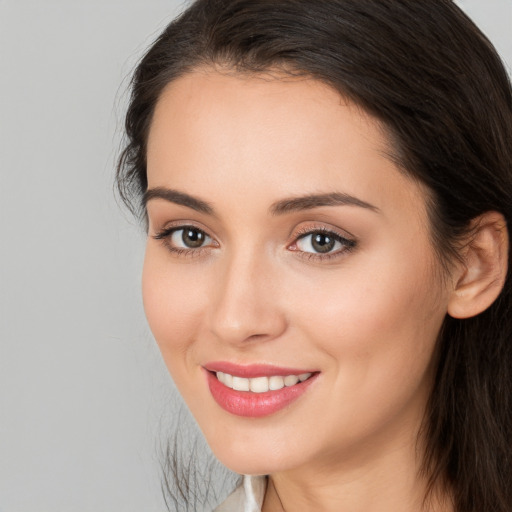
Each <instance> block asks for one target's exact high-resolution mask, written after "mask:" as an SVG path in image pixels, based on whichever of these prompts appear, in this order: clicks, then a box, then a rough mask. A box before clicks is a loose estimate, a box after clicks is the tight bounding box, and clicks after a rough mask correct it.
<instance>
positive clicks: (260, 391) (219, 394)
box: [203, 363, 319, 418]
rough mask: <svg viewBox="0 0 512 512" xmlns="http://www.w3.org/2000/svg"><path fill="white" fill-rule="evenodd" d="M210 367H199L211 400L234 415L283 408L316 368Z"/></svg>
mask: <svg viewBox="0 0 512 512" xmlns="http://www.w3.org/2000/svg"><path fill="white" fill-rule="evenodd" d="M212 366H215V367H216V368H212V367H211V366H209V367H208V368H203V369H204V370H205V372H204V373H205V375H206V380H207V385H208V388H209V390H210V393H211V396H212V397H213V399H214V400H215V402H216V403H217V404H218V405H219V406H220V407H221V408H222V409H224V410H225V411H227V412H229V413H231V414H234V415H235V416H242V417H249V418H261V417H264V416H268V415H271V414H274V413H276V412H278V411H280V410H282V409H285V408H286V407H287V406H290V405H291V404H292V403H293V402H295V401H296V400H297V399H298V398H300V397H301V396H302V395H303V394H304V393H305V392H306V391H307V390H308V388H309V387H310V385H311V384H312V383H313V382H314V381H316V380H317V377H318V376H319V372H317V371H315V372H313V371H310V372H304V371H303V372H300V371H298V372H297V371H292V370H291V369H288V370H287V369H284V368H276V367H268V366H262V365H253V366H249V367H247V366H235V365H230V364H227V363H220V364H215V365H212ZM219 366H220V368H219ZM227 370H229V372H228V371H227Z"/></svg>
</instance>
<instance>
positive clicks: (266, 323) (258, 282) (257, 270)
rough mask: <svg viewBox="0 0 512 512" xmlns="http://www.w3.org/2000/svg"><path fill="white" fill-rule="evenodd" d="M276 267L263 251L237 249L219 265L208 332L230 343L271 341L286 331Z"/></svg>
mask: <svg viewBox="0 0 512 512" xmlns="http://www.w3.org/2000/svg"><path fill="white" fill-rule="evenodd" d="M276 284H277V283H276V268H275V265H273V261H272V259H271V258H269V257H268V255H265V254H263V251H261V250H259V251H255V250H252V251H251V250H247V249H246V250H240V251H233V252H232V253H231V254H230V255H229V256H228V255H227V256H226V257H225V258H224V259H223V261H222V264H221V265H220V268H219V274H218V287H217V288H216V293H215V297H212V301H211V303H210V304H211V318H210V325H211V330H212V331H213V333H214V334H215V336H217V337H218V338H219V339H221V340H223V341H227V342H231V343H241V342H245V341H248V340H256V339H260V340H263V339H267V340H268V339H272V338H275V337H277V336H278V335H279V334H280V333H281V332H282V331H283V330H284V329H285V324H286V322H285V318H284V314H283V312H282V311H281V309H280V308H279V306H278V303H277V293H276Z"/></svg>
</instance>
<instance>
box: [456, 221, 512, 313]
mask: <svg viewBox="0 0 512 512" xmlns="http://www.w3.org/2000/svg"><path fill="white" fill-rule="evenodd" d="M508 250H509V239H508V232H507V223H506V221H505V219H504V217H503V215H502V214H501V213H498V212H486V213H484V214H483V215H481V216H479V217H477V218H476V219H474V220H473V231H472V236H471V239H470V241H469V243H468V244H467V246H466V247H465V249H464V253H463V261H464V266H463V267H462V269H461V272H460V276H459V277H458V280H457V282H456V285H455V289H454V290H453V293H452V296H451V297H450V301H449V303H448V314H449V315H450V316H452V317H453V318H460V319H462V318H470V317H472V316H476V315H478V314H479V313H482V312H483V311H485V310H486V309H487V308H488V307H489V306H490V305H491V304H492V303H493V302H494V301H495V300H496V298H497V297H498V296H499V294H500V293H501V290H502V289H503V285H504V283H505V279H506V275H507V268H508Z"/></svg>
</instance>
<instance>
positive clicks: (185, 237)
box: [169, 226, 212, 249]
mask: <svg viewBox="0 0 512 512" xmlns="http://www.w3.org/2000/svg"><path fill="white" fill-rule="evenodd" d="M211 241H212V239H211V238H210V237H209V236H208V235H207V234H206V233H205V232H204V231H201V230H200V229H198V228H195V227H192V226H187V227H184V228H179V229H174V230H173V231H172V232H171V234H170V237H169V242H170V243H171V244H172V245H173V246H174V247H179V248H182V249H198V248H199V247H202V246H203V245H208V244H210V243H211Z"/></svg>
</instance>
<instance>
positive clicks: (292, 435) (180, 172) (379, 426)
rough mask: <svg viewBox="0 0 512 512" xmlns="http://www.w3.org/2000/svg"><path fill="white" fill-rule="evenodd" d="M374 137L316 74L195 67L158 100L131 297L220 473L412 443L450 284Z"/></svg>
mask: <svg viewBox="0 0 512 512" xmlns="http://www.w3.org/2000/svg"><path fill="white" fill-rule="evenodd" d="M387 151H389V147H388V144H387V140H386V135H385V133H384V132H383V130H382V129H381V127H380V125H379V124H378V123H377V122H376V120H374V119H373V118H371V117H370V116H368V115H366V114H365V113H364V112H363V111H361V110H360V109H359V108H357V107H356V106H355V105H353V104H351V103H349V102H347V101H345V100H344V99H342V98H341V97H340V95H339V94H338V93H337V92H335V91H334V90H333V89H331V88H329V87H328V86H326V85H324V84H322V83H320V82H318V81H315V80H313V79H292V78H280V79H278V78H275V77H274V78H272V77H269V76H265V77H262V76H255V77H247V76H238V75H234V74H227V73H226V74H221V73H219V72H216V71H202V72H200V71H198V72H194V73H190V74H188V75H186V76H184V77H182V78H180V79H178V80H176V81H174V82H173V83H171V84H170V85H169V86H168V87H167V89H166V90H165V91H164V93H163V95H162V97H161V99H160V101H159V103H158V105H157V107H156V111H155V115H154V118H153V121H152V125H151V130H150V135H149V141H148V153H147V158H148V181H149V185H148V193H147V195H146V199H147V212H148V217H149V236H148V240H147V252H146V259H145V264H144V273H143V295H144V305H145V310H146V314H147V317H148V321H149V324H150V327H151V329H152V331H153V333H154V336H155V338H156V340H157V343H158V345H159V347H160V350H161V352H162V355H163V358H164V360H165V362H166V364H167V366H168V368H169V371H170V373H171V374H172V377H173V379H174V381H175V382H176V385H177V387H178V388H179V390H180V392H181V393H182V395H183V397H184V399H185V401H186V403H187V404H188V406H189V407H190V409H191V411H192V413H193V415H194V416H195V418H196V420H197V422H198V423H199V426H200V427H201V429H202V431H203V432H204V435H205V436H206V439H207V441H208V443H209V444H210V446H211V448H212V449H213V451H214V453H215V454H216V455H217V457H218V458H219V459H220V460H221V461H222V462H223V463H224V464H226V465H227V466H228V467H230V468H231V469H233V470H234V471H237V472H239V473H248V474H263V473H276V472H279V471H285V470H294V469H300V468H306V467H307V468H309V469H310V470H313V469H314V470H316V471H324V470H328V471H331V470H332V466H333V465H339V464H346V463H348V461H362V460H366V459H368V458H372V457H375V456H379V454H384V453H386V452H392V451H396V450H403V449H404V447H406V448H407V450H410V448H411V447H412V446H413V445H414V442H415V439H416V434H417V431H418V428H419V426H420V422H421V418H422V414H423V412H424V408H425V403H426V400H427V397H428V394H429V390H430V385H431V374H432V368H431V365H430V363H431V359H432V354H433V350H434V345H435V340H436V337H437V335H438V332H439V329H440V326H441V324H442V321H443V318H444V316H445V313H446V307H447V303H448V299H449V295H450V285H449V284H446V283H447V282H448V281H449V280H443V279H441V278H440V277H439V275H438V272H436V269H437V268H438V267H439V265H438V264H437V263H436V260H435V257H434V252H433V249H432V247H431V243H430V239H429V226H428V220H427V214H426V207H425V192H424V191H423V190H422V188H421V187H420V185H418V184H417V183H415V182H413V181H412V180H411V179H409V178H407V177H406V176H405V175H404V174H403V173H401V172H400V171H399V170H398V169H397V167H396V166H395V164H393V162H392V161H391V159H390V158H389V157H388V156H386V152H387ZM443 282H444V283H445V284H443ZM220 372H222V374H227V376H225V375H222V374H221V373H220ZM285 377H286V378H285ZM219 378H220V379H221V380H222V382H221V381H220V380H219ZM298 378H299V379H298ZM248 389H249V390H248Z"/></svg>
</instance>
